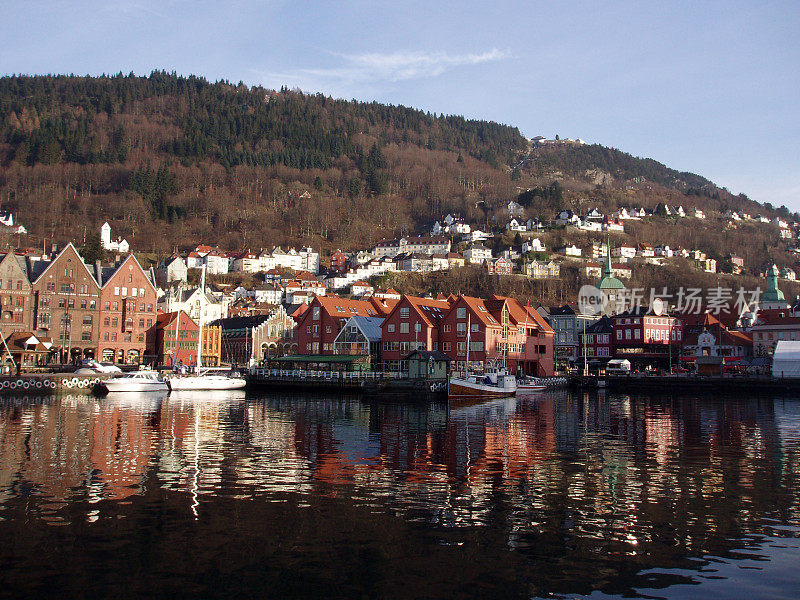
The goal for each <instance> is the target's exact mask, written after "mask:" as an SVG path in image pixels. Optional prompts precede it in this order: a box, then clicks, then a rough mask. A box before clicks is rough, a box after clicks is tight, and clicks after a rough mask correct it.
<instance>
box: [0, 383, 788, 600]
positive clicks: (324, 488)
mask: <svg viewBox="0 0 800 600" xmlns="http://www.w3.org/2000/svg"><path fill="white" fill-rule="evenodd" d="M798 448H800V401H797V400H772V399H741V398H738V399H737V398H725V399H720V398H711V397H704V398H693V397H653V396H620V395H605V394H600V395H596V394H595V395H589V394H583V395H574V394H569V393H566V392H563V393H554V392H549V393H544V394H541V395H540V396H538V397H533V398H528V399H508V400H499V401H495V402H490V403H486V404H481V405H476V406H471V407H463V408H454V409H448V407H447V406H446V405H430V404H416V403H400V402H393V403H364V402H362V401H360V400H359V399H358V398H355V397H346V396H345V397H341V396H337V397H315V396H308V395H302V396H301V395H288V394H287V395H268V396H264V397H248V398H245V396H244V395H243V394H238V395H231V394H230V393H227V394H219V395H214V394H198V393H194V394H186V395H175V394H173V395H170V396H166V395H164V396H158V395H153V394H148V395H142V396H134V395H130V394H123V395H119V396H117V397H114V396H109V397H108V398H106V399H104V400H96V399H93V398H90V397H86V396H83V395H79V396H60V397H53V398H49V399H47V398H45V399H42V398H40V397H33V398H21V397H17V398H10V399H9V398H6V399H3V400H1V401H0V535H2V536H7V535H8V536H21V537H22V538H25V537H26V536H31V538H34V537H35V536H38V538H37V539H39V540H41V539H47V538H48V536H51V535H52V533H48V529H49V530H50V531H54V530H53V529H52V528H53V526H56V525H58V526H67V527H70V528H71V530H72V531H73V532H74V533H75V535H76V536H77V538H79V539H84V540H93V541H94V542H95V543H97V544H100V543H101V542H102V543H104V544H105V543H107V544H111V543H112V541H113V543H114V544H119V543H121V544H122V547H121V549H120V548H117V551H118V552H122V553H123V556H124V552H130V551H133V549H134V548H132V547H128V546H126V544H125V543H124V542H120V541H119V528H120V527H123V528H124V527H125V526H123V525H120V523H124V522H125V521H126V520H127V521H130V523H131V526H133V527H135V530H136V532H137V533H136V535H142V536H145V538H146V544H148V547H149V546H152V549H151V550H152V551H156V552H162V551H164V552H166V551H167V546H168V545H169V544H174V543H176V541H177V542H180V543H185V539H184V537H186V536H190V537H191V538H192V539H193V540H194V544H199V546H197V547H194V551H195V552H200V553H201V555H198V556H195V559H197V563H198V564H197V565H193V564H182V563H181V562H180V559H178V558H174V559H173V560H174V561H176V562H174V563H172V562H170V563H169V565H171V568H164V569H161V570H158V571H156V572H148V574H147V575H146V577H147V578H148V581H150V579H151V578H152V579H153V581H151V582H150V584H152V585H153V586H157V582H159V581H160V583H161V584H162V585H163V584H164V578H166V577H168V576H170V577H174V575H175V572H180V573H182V574H183V575H185V576H186V577H187V578H189V579H191V574H192V573H193V572H194V569H199V568H200V567H199V565H200V564H202V562H203V560H211V558H210V556H216V557H217V558H216V559H217V560H225V559H220V558H219V556H218V555H215V554H214V553H215V552H217V550H216V549H217V547H218V545H219V544H221V543H227V542H229V541H230V537H229V535H230V531H231V530H235V531H236V532H237V535H238V538H237V540H238V543H240V544H243V545H244V547H243V548H242V549H241V552H242V553H243V554H242V555H241V556H238V558H237V559H236V560H237V564H238V567H237V568H238V569H244V570H245V571H246V572H248V571H247V570H248V569H250V568H251V569H253V571H254V572H255V571H256V570H257V568H261V569H262V571H263V569H264V568H265V567H264V564H262V563H260V562H259V559H258V558H257V556H258V555H257V553H256V554H253V553H252V552H251V553H250V554H247V552H246V551H245V550H246V548H248V547H250V546H251V545H256V546H258V547H259V548H264V547H268V548H270V552H271V554H270V557H269V559H270V560H271V561H273V562H274V563H275V564H277V565H279V566H280V567H281V568H284V569H289V570H290V571H292V572H295V571H298V570H303V569H305V570H306V571H307V575H308V576H309V577H312V578H313V581H318V580H319V581H323V580H324V581H325V582H328V583H329V582H330V581H331V580H333V581H336V583H337V584H338V585H339V586H341V589H342V590H343V595H350V594H351V593H361V592H364V593H369V591H370V589H371V588H369V586H376V587H375V589H376V590H378V591H380V594H379V595H383V596H393V595H401V596H402V595H404V594H402V593H400V590H401V588H400V587H397V588H396V587H395V586H400V585H401V582H404V583H402V585H412V587H413V582H416V583H417V584H418V585H419V586H420V588H419V589H420V590H421V592H424V593H425V594H428V595H433V596H436V595H439V594H441V595H443V596H449V595H454V594H455V595H465V596H476V597H480V596H484V595H490V593H504V594H507V595H510V596H514V597H516V596H521V597H530V596H549V595H552V594H556V595H558V594H570V595H574V594H590V593H592V592H593V591H596V590H600V591H602V592H603V593H604V594H609V595H615V594H620V595H638V594H643V593H646V594H651V593H654V590H660V591H659V592H658V594H659V595H662V596H670V597H692V596H693V594H696V590H691V587H690V588H688V591H687V588H686V587H684V586H682V585H680V584H683V583H692V584H694V585H697V584H700V585H703V586H705V587H704V590H708V593H709V594H711V592H714V590H722V592H721V593H723V592H724V591H725V590H726V589H728V588H726V587H725V585H724V584H721V583H719V582H720V581H723V580H724V581H726V582H729V583H730V585H731V586H733V587H731V588H730V591H738V592H741V591H742V590H741V587H738V588H737V587H736V586H741V585H752V586H753V587H754V590H753V592H755V588H756V587H757V588H758V593H754V595H758V596H759V597H762V596H768V595H769V594H774V595H775V597H781V595H787V594H788V592H789V590H788V588H787V587H786V586H787V585H789V582H790V581H791V579H792V575H793V574H792V572H791V567H782V566H781V565H782V561H784V562H786V563H787V564H791V560H795V561H796V560H797V559H798V558H800V553H799V552H798V549H797V546H798V544H797V539H796V538H797V537H798V531H800V510H799V507H798V482H797V470H798ZM270 507H271V508H270ZM297 511H300V512H297ZM303 511H305V512H303ZM308 511H312V512H311V513H309V512H308ZM78 522H83V523H86V524H90V525H91V528H90V529H75V528H76V523H78ZM290 525H291V527H290ZM287 527H290V529H291V530H292V532H293V533H292V538H291V539H292V542H291V544H289V545H288V546H284V541H285V540H284V536H285V532H286V528H287ZM173 536H177V540H176V539H174V538H173ZM140 542H141V540H140ZM130 543H131V544H135V542H133V541H131V542H130ZM142 543H143V542H142ZM162 546H163V547H162ZM781 546H782V547H781ZM206 548H207V549H208V551H209V553H210V554H209V555H208V556H207V555H206V554H203V552H204V549H206ZM226 556H227V555H226ZM787 556H788V557H789V558H787ZM63 558H64V557H63V556H61V555H60V554H59V553H58V552H57V551H55V554H54V555H52V553H51V555H50V556H48V561H49V562H50V565H49V568H50V569H58V568H59V565H61V563H60V559H63ZM765 558H768V559H770V561H771V562H770V563H769V565H770V566H769V581H768V582H765V581H764V580H763V578H761V579H758V578H752V577H750V576H749V575H747V576H745V575H741V574H738V575H737V572H736V571H735V570H733V571H731V572H729V571H730V570H729V569H727V567H726V565H728V564H730V562H729V561H741V565H743V566H744V565H745V562H747V561H751V562H753V561H755V563H756V566H757V568H759V569H765V568H766V567H765V566H764V561H763V560H762V559H765ZM40 559H41V557H40V556H39V555H37V554H36V553H35V548H34V547H32V546H30V545H29V544H26V543H24V540H23V541H21V542H20V546H19V547H14V548H6V549H4V550H0V565H13V568H12V569H11V570H6V571H5V573H6V574H5V577H9V579H12V576H13V575H14V573H17V575H19V574H20V573H23V572H28V573H30V572H36V569H37V568H42V565H41V564H40ZM790 559H791V560H790ZM114 560H123V557H120V556H117V557H115V558H114ZM230 560H233V558H231V559H230ZM265 560H266V559H265ZM337 561H342V563H341V564H340V565H339V566H338V568H337ZM353 561H355V562H356V563H358V564H360V563H361V562H365V563H367V564H368V565H372V567H371V568H378V566H379V570H380V573H381V575H380V577H378V579H377V580H374V581H373V579H374V573H373V576H372V578H367V579H366V580H365V579H364V576H363V574H362V575H359V576H358V577H356V575H354V574H353V573H352V571H350V570H348V569H351V568H352V563H353ZM720 561H722V562H721V563H720ZM232 568H233V567H232ZM271 568H277V567H275V566H274V565H273V567H271ZM365 568H366V567H365ZM108 570H109V572H110V571H111V569H108ZM740 570H741V569H740ZM720 573H726V574H725V575H720ZM110 577H111V576H110V575H109V574H106V573H105V572H102V573H101V575H100V578H99V580H98V582H97V583H96V585H98V586H100V587H101V590H100V591H103V589H104V588H102V586H103V585H104V582H106V581H107V578H110ZM714 577H721V578H722V579H714ZM2 579H3V576H2V575H0V581H2ZM14 580H15V581H16V585H18V586H20V587H19V589H18V591H20V592H26V591H27V592H31V591H32V590H31V588H28V587H26V585H27V584H25V583H23V582H24V581H25V580H24V578H23V579H20V578H18V577H17V578H16V579H14ZM750 580H752V581H750ZM108 581H110V579H108ZM365 581H368V582H369V583H365ZM748 581H750V583H746V582H748ZM246 582H247V578H246V577H245V578H244V579H243V580H242V582H241V584H237V585H240V587H239V588H237V589H239V591H240V592H244V593H246V592H247V590H248V588H246V587H241V586H245V585H246ZM469 582H472V584H470V583H469ZM743 582H744V583H743ZM306 583H308V582H306ZM194 584H195V585H198V586H200V587H198V588H196V589H195V591H196V592H198V593H201V594H204V595H217V596H223V595H226V594H227V593H228V592H232V588H227V591H226V592H225V593H222V592H221V590H219V589H217V587H215V586H214V585H211V584H209V585H206V586H203V585H201V584H199V583H197V582H194ZM30 585H32V586H35V582H31V583H30ZM109 585H110V584H109ZM292 585H294V584H292ZM298 585H299V584H298ZM309 585H310V584H309ZM320 585H321V586H322V587H321V588H320V589H324V588H325V586H324V585H322V584H320ZM364 586H367V588H369V589H367V588H365V587H364ZM476 586H477V587H476ZM12 589H13V588H12ZM159 589H161V588H159ZM256 589H258V588H256ZM298 589H299V588H298ZM298 589H296V588H293V587H289V588H286V589H285V590H284V591H285V592H286V593H287V594H288V595H293V594H294V593H297V592H298ZM303 589H305V588H303ZM402 589H405V588H402ZM250 591H251V592H252V591H253V590H250ZM306 591H308V590H306ZM173 592H175V590H173ZM344 592H347V593H344ZM393 592H397V594H395V593H393ZM690 592H691V593H690ZM179 595H180V594H179ZM411 595H413V594H411ZM735 595H738V594H735ZM789 595H790V594H789Z"/></svg>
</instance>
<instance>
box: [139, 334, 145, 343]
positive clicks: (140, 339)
mask: <svg viewBox="0 0 800 600" xmlns="http://www.w3.org/2000/svg"><path fill="white" fill-rule="evenodd" d="M139 341H140V342H143V341H144V334H143V333H140V334H139Z"/></svg>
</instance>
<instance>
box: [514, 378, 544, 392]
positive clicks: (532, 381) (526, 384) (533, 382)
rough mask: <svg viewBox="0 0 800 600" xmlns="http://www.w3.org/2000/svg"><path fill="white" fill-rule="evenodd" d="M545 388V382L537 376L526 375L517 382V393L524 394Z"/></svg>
mask: <svg viewBox="0 0 800 600" xmlns="http://www.w3.org/2000/svg"><path fill="white" fill-rule="evenodd" d="M546 389H547V384H546V383H545V382H544V381H542V380H541V379H539V378H537V377H526V378H525V379H523V380H522V381H521V382H520V383H518V384H517V393H518V394H526V393H531V392H541V391H543V390H546Z"/></svg>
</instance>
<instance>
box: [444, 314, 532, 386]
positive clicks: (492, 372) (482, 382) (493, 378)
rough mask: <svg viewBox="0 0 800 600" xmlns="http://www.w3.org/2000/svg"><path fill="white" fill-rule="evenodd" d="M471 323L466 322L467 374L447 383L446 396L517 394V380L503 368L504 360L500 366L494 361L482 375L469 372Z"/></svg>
mask: <svg viewBox="0 0 800 600" xmlns="http://www.w3.org/2000/svg"><path fill="white" fill-rule="evenodd" d="M471 329H472V327H471V321H470V320H467V360H466V367H467V372H466V373H465V374H464V375H463V376H462V375H461V374H460V373H455V374H453V375H451V376H450V380H449V381H448V390H447V395H448V397H449V398H451V399H458V398H472V399H477V398H503V397H505V396H513V395H515V394H516V393H517V380H516V378H515V377H514V376H513V375H510V374H509V373H508V371H507V370H506V367H505V359H504V360H503V364H502V365H500V364H499V363H498V362H497V361H494V362H492V363H490V364H488V365H487V366H486V369H485V370H484V372H483V373H482V374H471V373H470V372H469V344H470V331H471Z"/></svg>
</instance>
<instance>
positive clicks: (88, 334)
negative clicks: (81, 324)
mask: <svg viewBox="0 0 800 600" xmlns="http://www.w3.org/2000/svg"><path fill="white" fill-rule="evenodd" d="M91 340H92V332H91V331H84V332H83V333H81V341H83V342H90V341H91Z"/></svg>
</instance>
